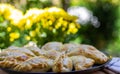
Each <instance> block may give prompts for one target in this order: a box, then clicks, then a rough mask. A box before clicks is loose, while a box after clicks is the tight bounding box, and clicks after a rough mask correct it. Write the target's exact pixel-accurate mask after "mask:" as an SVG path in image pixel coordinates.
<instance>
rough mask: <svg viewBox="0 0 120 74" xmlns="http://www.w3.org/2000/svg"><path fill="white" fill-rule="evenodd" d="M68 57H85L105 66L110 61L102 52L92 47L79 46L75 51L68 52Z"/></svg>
mask: <svg viewBox="0 0 120 74" xmlns="http://www.w3.org/2000/svg"><path fill="white" fill-rule="evenodd" d="M68 50H69V49H68ZM67 55H68V56H75V55H83V56H86V57H88V58H91V59H93V60H95V63H96V64H103V63H105V62H106V61H107V60H108V57H107V56H106V55H105V54H104V53H102V52H100V51H99V50H97V49H96V48H95V47H93V46H91V45H79V46H77V47H74V49H73V50H70V51H68V52H67Z"/></svg>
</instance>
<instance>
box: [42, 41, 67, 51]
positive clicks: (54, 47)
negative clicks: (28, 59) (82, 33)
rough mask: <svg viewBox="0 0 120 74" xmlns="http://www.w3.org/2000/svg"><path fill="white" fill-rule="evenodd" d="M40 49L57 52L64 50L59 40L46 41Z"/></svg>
mask: <svg viewBox="0 0 120 74" xmlns="http://www.w3.org/2000/svg"><path fill="white" fill-rule="evenodd" d="M41 49H42V50H56V51H59V52H64V51H65V50H64V49H63V44H62V43H61V42H48V43H46V44H45V45H43V46H42V48H41Z"/></svg>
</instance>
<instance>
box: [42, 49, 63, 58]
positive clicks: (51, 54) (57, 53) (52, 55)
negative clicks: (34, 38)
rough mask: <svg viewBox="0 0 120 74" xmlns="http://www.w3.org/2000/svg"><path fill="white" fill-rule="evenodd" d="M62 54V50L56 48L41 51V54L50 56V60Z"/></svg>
mask: <svg viewBox="0 0 120 74" xmlns="http://www.w3.org/2000/svg"><path fill="white" fill-rule="evenodd" d="M61 54H62V52H61V53H60V52H58V51H56V50H47V51H45V52H44V53H43V56H45V57H47V58H50V59H52V60H55V59H56V58H57V57H59V56H60V55H61Z"/></svg>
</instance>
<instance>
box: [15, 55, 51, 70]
mask: <svg viewBox="0 0 120 74" xmlns="http://www.w3.org/2000/svg"><path fill="white" fill-rule="evenodd" d="M52 66H53V60H50V59H48V58H46V57H44V56H36V57H32V58H30V59H28V60H26V61H24V62H23V63H21V64H19V65H18V66H16V67H14V68H13V70H15V71H22V72H46V71H48V70H49V69H50V68H51V67H52Z"/></svg>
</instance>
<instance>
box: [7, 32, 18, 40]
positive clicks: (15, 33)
mask: <svg viewBox="0 0 120 74" xmlns="http://www.w3.org/2000/svg"><path fill="white" fill-rule="evenodd" d="M9 36H10V41H12V40H14V39H18V38H19V37H20V34H19V33H18V32H12V33H10V34H9Z"/></svg>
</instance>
